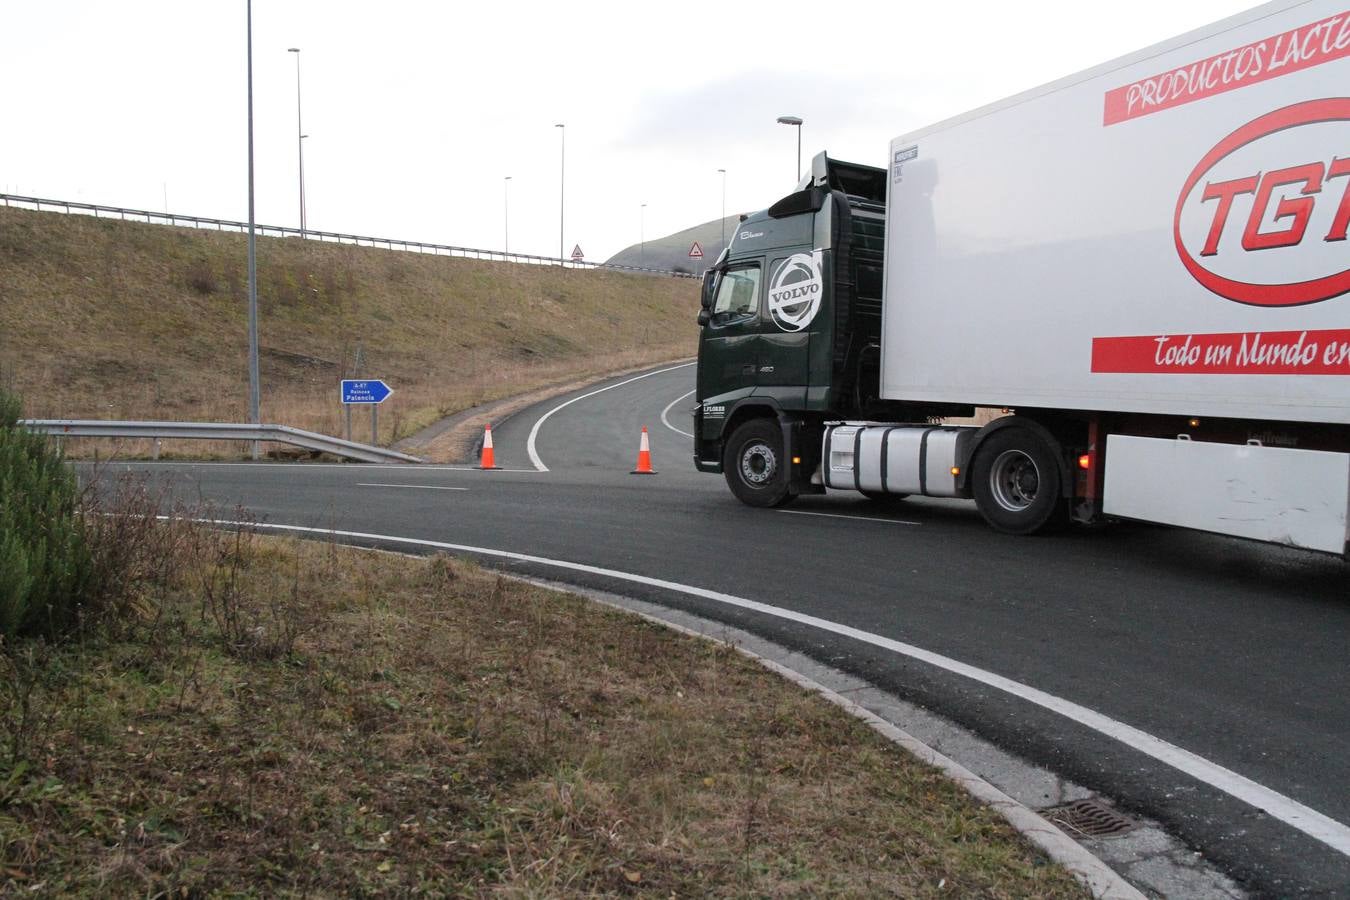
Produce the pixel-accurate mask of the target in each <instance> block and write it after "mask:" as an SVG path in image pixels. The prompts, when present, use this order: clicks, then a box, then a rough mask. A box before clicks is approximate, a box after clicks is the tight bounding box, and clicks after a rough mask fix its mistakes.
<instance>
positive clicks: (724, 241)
mask: <svg viewBox="0 0 1350 900" xmlns="http://www.w3.org/2000/svg"><path fill="white" fill-rule="evenodd" d="M717 171H718V172H720V173H721V175H722V246H723V247H725V246H726V245H727V170H726V169H718V170H717Z"/></svg>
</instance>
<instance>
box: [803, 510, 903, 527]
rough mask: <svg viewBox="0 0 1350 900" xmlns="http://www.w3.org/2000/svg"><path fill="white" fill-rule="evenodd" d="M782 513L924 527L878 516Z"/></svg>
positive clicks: (805, 512)
mask: <svg viewBox="0 0 1350 900" xmlns="http://www.w3.org/2000/svg"><path fill="white" fill-rule="evenodd" d="M779 512H780V513H787V514H788V515H790V516H821V517H823V518H826V519H855V520H857V521H859V522H888V523H890V524H891V525H922V524H923V523H922V522H910V521H908V520H905V519H882V518H879V517H877V516H846V515H843V514H842V513H823V512H807V511H806V510H804V509H780V510H779Z"/></svg>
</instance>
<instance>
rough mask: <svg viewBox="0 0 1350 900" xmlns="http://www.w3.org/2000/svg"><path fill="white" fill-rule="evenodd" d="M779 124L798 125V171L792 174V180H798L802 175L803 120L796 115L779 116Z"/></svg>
mask: <svg viewBox="0 0 1350 900" xmlns="http://www.w3.org/2000/svg"><path fill="white" fill-rule="evenodd" d="M778 124H779V125H796V126H797V171H796V172H795V173H794V174H793V176H792V180H793V181H796V180H797V179H798V178H801V177H802V120H801V119H799V118H798V117H796V116H779V117H778Z"/></svg>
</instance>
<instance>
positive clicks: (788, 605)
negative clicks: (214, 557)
mask: <svg viewBox="0 0 1350 900" xmlns="http://www.w3.org/2000/svg"><path fill="white" fill-rule="evenodd" d="M693 371H694V370H693V367H692V366H687V367H683V368H677V369H673V370H670V371H666V372H663V373H660V374H654V375H650V376H648V377H641V378H638V379H636V380H629V379H616V380H615V382H614V384H618V383H619V382H626V383H622V384H620V385H619V386H617V387H613V388H612V389H607V390H603V391H600V392H598V393H592V392H593V391H594V390H595V389H594V388H592V389H590V390H588V391H581V392H578V393H577V394H576V395H573V396H572V397H571V398H567V397H565V398H559V399H556V400H552V401H549V402H546V403H543V404H540V405H539V406H537V407H534V408H531V409H527V410H525V411H523V412H521V413H519V414H517V415H516V416H514V417H513V418H512V419H510V420H509V421H507V422H504V423H500V424H499V425H497V426H496V427H494V429H493V435H494V438H495V445H496V457H497V464H498V465H499V466H501V467H503V468H502V470H501V471H496V472H481V471H476V470H473V469H471V468H454V467H430V466H427V467H394V466H358V465H332V466H321V465H280V464H277V465H266V464H235V465H222V464H216V465H211V464H206V465H188V464H168V463H161V464H136V466H135V468H138V469H142V468H143V469H148V470H150V471H152V472H154V473H156V476H157V477H165V478H171V479H173V480H174V483H175V484H176V485H177V489H178V490H179V491H181V492H182V494H183V496H185V497H187V498H192V499H195V498H197V497H204V498H209V499H212V500H214V501H216V502H218V503H220V504H221V505H222V506H223V507H226V508H229V507H233V506H234V505H235V504H242V505H243V506H245V507H247V508H248V509H249V510H250V511H251V512H252V514H253V515H254V516H257V517H258V518H259V519H261V520H262V521H266V522H270V523H284V524H289V525H299V526H306V527H311V528H322V529H339V530H344V531H350V532H359V533H362V534H366V535H375V534H378V535H392V536H398V537H408V538H417V539H422V540H426V541H438V542H446V543H450V544H457V545H464V546H470V547H476V548H484V549H490V550H495V551H508V552H512V553H517V554H526V555H529V556H532V557H539V558H543V559H546V560H556V561H565V562H568V563H573V564H581V565H583V566H589V567H594V568H597V569H603V570H611V571H609V572H595V571H580V570H577V569H559V568H558V567H556V566H554V565H551V564H549V563H547V562H543V561H538V560H536V561H522V560H514V559H503V558H501V557H485V560H486V561H488V562H490V563H491V564H493V565H498V566H504V567H509V568H512V569H516V570H521V571H526V572H531V573H534V574H538V575H541V576H545V577H548V578H552V579H556V580H563V581H568V582H571V583H577V584H585V585H589V586H595V587H600V588H603V589H606V590H612V591H616V592H620V593H625V594H629V595H633V596H638V597H641V598H643V599H649V600H653V601H656V602H659V603H663V604H665V605H667V606H672V607H677V608H681V609H687V610H690V611H693V612H696V613H698V614H700V615H703V616H706V617H708V618H713V619H718V620H722V621H727V622H730V623H733V624H735V625H737V626H739V627H742V628H746V629H749V630H752V631H755V632H758V633H761V634H763V635H765V636H766V637H769V638H771V639H773V640H776V641H778V642H779V643H782V644H785V645H787V646H790V647H793V648H795V649H799V650H802V651H805V652H807V653H809V654H811V655H812V656H814V657H817V658H818V659H820V660H821V661H823V662H827V663H828V664H830V665H832V666H834V667H835V668H839V669H843V670H846V671H849V672H851V673H854V674H857V675H860V676H863V677H865V678H867V679H868V680H870V681H871V682H873V683H874V684H876V685H878V686H879V687H882V688H884V689H887V690H890V691H892V692H894V693H896V694H899V695H901V696H903V697H905V698H906V699H909V700H911V701H913V702H916V703H918V704H920V705H922V706H925V707H928V708H930V709H933V710H935V711H937V712H939V713H941V714H942V715H945V716H947V717H949V718H950V719H952V720H955V721H957V722H959V723H961V724H963V725H965V726H966V727H968V728H970V729H971V730H973V731H975V732H977V733H980V734H982V735H984V736H985V737H987V738H990V739H992V740H994V741H995V742H996V743H998V744H1000V745H1001V746H1003V747H1005V748H1007V749H1010V750H1012V751H1013V752H1015V753H1017V754H1019V755H1021V756H1023V757H1026V758H1028V759H1030V760H1032V761H1034V762H1037V763H1039V764H1041V765H1044V766H1046V767H1047V768H1050V769H1052V770H1054V771H1057V772H1060V773H1061V774H1063V775H1065V776H1067V777H1069V778H1072V779H1073V780H1075V781H1077V782H1079V783H1081V784H1084V785H1087V786H1089V787H1091V788H1093V789H1095V790H1097V791H1100V792H1101V793H1103V794H1105V795H1107V796H1109V797H1111V798H1114V799H1115V800H1116V801H1117V802H1118V803H1119V804H1120V805H1121V806H1122V807H1123V808H1125V809H1126V810H1133V811H1137V812H1140V813H1144V814H1147V815H1148V816H1150V817H1152V818H1155V819H1157V820H1159V821H1161V822H1162V823H1164V824H1165V825H1166V826H1167V827H1168V828H1169V830H1171V831H1173V832H1174V833H1176V834H1178V835H1179V836H1181V837H1182V839H1183V840H1184V841H1186V842H1187V843H1188V844H1189V845H1190V846H1191V847H1193V848H1195V849H1197V850H1199V851H1200V852H1202V853H1203V854H1204V855H1205V856H1206V857H1208V858H1210V859H1211V860H1212V861H1214V862H1215V863H1216V864H1217V865H1219V867H1220V868H1222V869H1224V870H1225V871H1226V872H1228V873H1229V874H1230V875H1232V876H1233V877H1234V878H1236V879H1237V880H1238V881H1239V882H1241V883H1242V884H1243V885H1244V886H1245V887H1247V888H1249V889H1251V890H1253V891H1254V892H1256V893H1258V894H1265V895H1272V896H1293V895H1325V896H1350V842H1347V838H1348V837H1350V824H1348V823H1350V787H1348V786H1350V652H1348V651H1350V565H1347V564H1346V563H1345V562H1343V561H1341V560H1339V559H1333V558H1329V557H1323V556H1318V555H1315V554H1310V553H1304V552H1298V551H1292V550H1284V549H1281V548H1273V547H1267V546H1264V545H1259V544H1253V543H1248V542H1243V541H1237V540H1232V539H1227V538H1222V537H1216V536H1212V535H1204V534H1198V533H1193V532H1185V531H1178V530H1171V529H1164V528H1154V527H1147V526H1142V525H1119V526H1114V527H1111V528H1107V529H1103V530H1100V531H1095V532H1083V531H1079V532H1069V533H1065V534H1060V535H1056V536H1051V537H1043V538H1014V537H1007V536H1002V535H997V534H994V533H993V532H991V531H989V530H988V529H987V528H986V527H985V525H984V524H983V522H982V521H981V519H980V518H979V515H978V514H977V513H976V512H975V510H974V507H973V505H970V504H966V503H960V502H949V501H929V500H911V501H906V502H904V503H902V504H897V505H894V506H891V507H879V506H876V505H873V504H872V503H870V502H869V501H866V500H862V499H853V498H850V497H849V496H847V495H842V494H841V495H831V496H828V497H813V498H803V499H801V500H799V501H798V502H797V503H796V504H794V505H793V506H791V507H789V508H788V509H787V510H782V511H771V510H755V509H750V508H748V507H745V506H742V505H741V504H740V503H738V502H737V501H736V500H735V499H734V498H733V497H732V496H731V494H730V493H729V492H728V491H727V489H726V487H725V485H724V484H723V482H722V480H721V478H719V477H717V476H711V475H702V474H699V473H697V472H695V471H694V470H693V467H692V463H691V449H690V438H689V437H688V436H687V432H689V431H691V429H692V420H691V416H690V414H689V407H690V406H691V404H692V400H691V397H690V396H684V395H685V394H686V392H690V391H691V389H692V387H693ZM588 394H589V396H583V395H588ZM577 397H581V399H576V398H577ZM682 397H683V399H681V398H682ZM569 400H570V401H573V402H567V405H565V406H563V407H562V408H561V409H558V408H557V407H559V405H560V404H563V403H564V402H565V401H569ZM550 411H552V414H551V415H548V417H547V418H546V419H545V420H543V421H542V422H540V419H541V417H543V416H545V414H547V413H550ZM663 413H664V414H665V419H664V421H663ZM643 425H646V426H648V428H649V430H650V435H651V445H652V453H653V460H654V463H655V468H656V469H657V471H658V473H659V474H657V475H654V476H639V475H631V474H629V472H630V470H631V469H632V468H633V467H634V463H635V461H636V455H637V448H638V438H639V432H640V429H641V427H642V426H643ZM680 431H683V432H685V433H686V434H681V433H679V432H680ZM532 434H533V442H532V443H531V436H532ZM531 448H532V449H533V455H532V453H531ZM539 465H542V466H544V467H546V468H547V470H548V471H539V470H538V466H539ZM349 539H350V540H352V541H353V542H356V543H368V544H375V543H379V541H377V540H375V539H373V538H369V537H364V538H356V537H353V538H349ZM615 573H630V574H633V575H637V576H642V577H644V578H645V579H647V581H645V582H634V581H632V580H629V579H624V578H621V577H620V576H619V575H617V574H615ZM654 581H661V582H673V583H677V584H678V585H685V586H691V587H692V588H695V589H702V591H703V593H702V594H701V595H700V594H698V593H690V592H689V591H688V590H685V589H680V588H676V587H674V586H672V585H665V584H656V583H652V582H654ZM723 595H731V598H732V599H733V600H734V599H736V598H741V599H744V600H749V601H755V602H757V603H760V604H765V605H766V607H772V609H767V608H765V609H754V608H746V606H745V605H743V604H742V605H734V604H733V603H732V602H729V601H728V600H727V599H726V598H725V597H724V596H723ZM804 617H814V618H815V619H818V620H825V622H826V623H830V624H832V625H834V626H842V627H834V628H827V627H822V625H821V623H818V622H814V621H810V620H808V621H802V619H803V618H804ZM847 629H856V630H857V632H860V633H865V635H866V636H870V637H859V635H858V634H854V633H850V632H847ZM841 631H844V632H845V633H842V634H841V633H840V632H841ZM872 638H876V639H875V640H873V639H872ZM900 644H903V645H905V646H906V647H910V648H918V650H919V651H920V653H919V654H918V656H916V655H915V654H914V653H910V652H908V651H905V650H903V649H897V647H899V645H900ZM922 651H927V652H929V653H932V654H939V655H940V656H941V657H943V658H945V660H946V661H948V662H955V663H957V664H958V666H957V667H956V668H958V669H959V664H964V665H967V666H971V667H974V668H975V669H976V670H979V671H980V672H982V673H984V674H986V675H992V676H993V678H983V675H981V676H978V677H971V676H970V674H969V673H966V674H962V673H960V672H958V671H952V669H953V666H950V665H947V664H946V662H942V661H938V663H937V664H934V662H932V661H926V660H925V659H924V658H920V657H922ZM982 678H983V680H981V679H982ZM1000 678H1001V679H1008V680H1010V681H1011V682H1012V683H1014V684H1016V685H1017V686H1019V688H1026V689H1028V691H1029V692H1030V693H1027V692H1022V693H1021V695H1020V696H1018V695H1017V693H1018V692H1017V691H1014V692H1013V693H1010V692H1009V689H1007V688H1006V687H1005V686H1004V683H1003V682H1001V681H999V679H1000ZM1035 692H1044V693H1043V694H1035ZM1044 695H1049V696H1050V697H1051V699H1052V700H1054V701H1057V702H1059V703H1061V704H1063V705H1064V706H1066V707H1069V708H1071V709H1084V710H1086V711H1088V712H1089V713H1091V714H1092V715H1094V716H1099V717H1102V718H1101V721H1102V722H1106V723H1109V725H1108V726H1102V725H1101V723H1100V722H1096V721H1095V720H1093V721H1086V720H1085V718H1084V717H1083V716H1077V717H1075V716H1074V715H1069V714H1065V713H1063V711H1052V709H1048V708H1047V703H1046V702H1044V700H1043V699H1042V700H1041V701H1040V702H1038V700H1037V698H1043V697H1044ZM1049 705H1051V706H1053V705H1054V704H1049ZM1115 726H1120V727H1121V728H1123V729H1124V730H1125V731H1126V732H1128V734H1130V735H1136V736H1137V735H1138V734H1140V733H1142V734H1143V738H1136V739H1134V743H1133V745H1131V741H1130V740H1125V739H1123V738H1121V737H1120V735H1119V734H1116V735H1114V736H1112V735H1111V734H1107V733H1103V729H1104V727H1105V730H1106V731H1111V729H1112V728H1115ZM1145 739H1147V740H1145ZM1140 741H1144V743H1147V741H1154V744H1152V745H1150V746H1152V747H1153V750H1152V751H1151V752H1143V751H1141V750H1140V749H1136V748H1137V747H1139V746H1140ZM1163 742H1165V743H1163ZM1172 750H1178V753H1177V754H1173V753H1172ZM1178 755H1179V756H1180V757H1181V758H1182V759H1183V762H1181V763H1178V762H1177V761H1176V759H1175V757H1176V756H1178ZM1159 756H1162V757H1163V758H1164V759H1166V760H1168V761H1162V760H1160V759H1159V758H1158V757H1159ZM1195 759H1198V760H1200V762H1201V763H1204V766H1201V767H1200V768H1199V769H1198V770H1197V769H1196V768H1195V767H1194V766H1190V767H1188V765H1189V764H1188V763H1187V762H1185V761H1186V760H1195ZM1197 765H1198V764H1197ZM1206 766H1208V767H1209V768H1205V767H1206ZM1197 771H1198V773H1199V774H1196V773H1197ZM1188 772H1189V773H1190V774H1188ZM1214 773H1218V774H1217V775H1216V774H1214ZM1224 773H1227V774H1224ZM1228 776H1232V777H1231V778H1230V777H1228ZM1235 785H1236V788H1235V787H1234V786H1235ZM1253 791H1254V792H1255V799H1253ZM1263 791H1264V792H1273V793H1268V796H1269V797H1273V798H1275V799H1274V800H1273V801H1271V802H1266V800H1265V799H1262V798H1263V796H1266V795H1263V794H1262V792H1263ZM1235 794H1236V796H1235ZM1239 797H1243V798H1245V799H1239ZM1285 801H1287V803H1286V802H1285ZM1319 816H1320V817H1322V818H1318V817H1319ZM1310 817H1311V818H1310ZM1309 831H1311V832H1315V833H1317V834H1320V835H1321V837H1320V838H1319V837H1314V836H1310V834H1309V833H1308V832H1309Z"/></svg>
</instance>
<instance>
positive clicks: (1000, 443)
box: [972, 426, 1067, 534]
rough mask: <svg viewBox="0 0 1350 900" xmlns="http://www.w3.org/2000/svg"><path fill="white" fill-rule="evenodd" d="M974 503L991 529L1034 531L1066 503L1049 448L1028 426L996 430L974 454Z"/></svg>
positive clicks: (1057, 516)
mask: <svg viewBox="0 0 1350 900" xmlns="http://www.w3.org/2000/svg"><path fill="white" fill-rule="evenodd" d="M972 476H973V478H974V483H973V485H972V490H973V492H974V494H975V506H976V508H978V509H979V511H980V515H982V516H984V520H985V521H986V522H988V523H989V525H990V527H992V528H993V529H994V530H995V531H1001V532H1003V533H1004V534H1035V533H1036V532H1038V531H1042V530H1045V529H1046V528H1047V527H1050V526H1053V525H1058V524H1060V523H1061V521H1062V520H1063V519H1064V511H1065V509H1066V508H1067V507H1066V504H1065V502H1064V497H1063V491H1062V490H1061V486H1062V485H1061V478H1060V469H1059V461H1058V459H1056V457H1055V450H1054V448H1053V447H1051V446H1050V445H1049V444H1048V443H1047V442H1046V440H1045V439H1044V438H1043V437H1041V436H1040V435H1039V434H1037V433H1036V432H1034V431H1032V430H1031V429H1030V428H1018V427H1016V426H1013V427H1009V428H1005V429H1003V430H1002V431H996V432H994V433H993V434H991V435H990V436H989V439H988V440H986V441H985V442H984V443H983V444H981V445H980V449H979V450H978V451H977V452H976V454H975V465H974V469H973V472H972Z"/></svg>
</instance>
